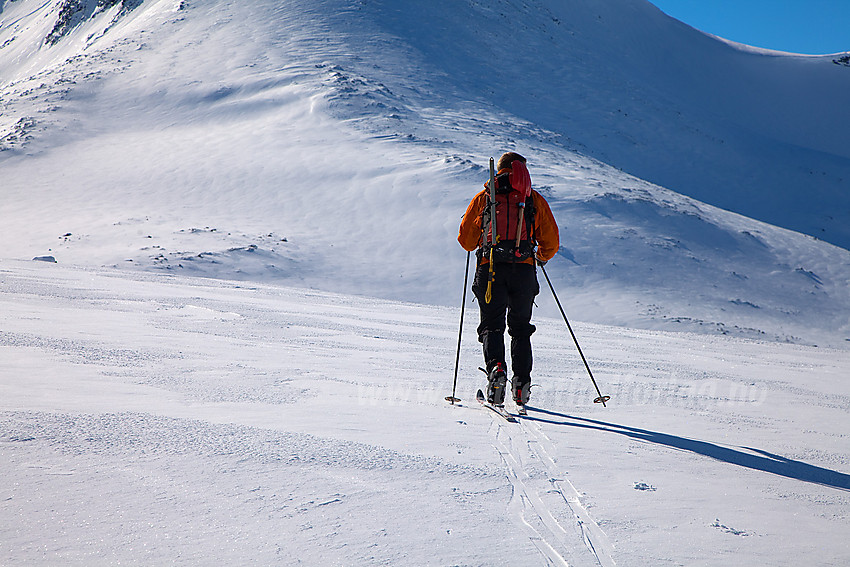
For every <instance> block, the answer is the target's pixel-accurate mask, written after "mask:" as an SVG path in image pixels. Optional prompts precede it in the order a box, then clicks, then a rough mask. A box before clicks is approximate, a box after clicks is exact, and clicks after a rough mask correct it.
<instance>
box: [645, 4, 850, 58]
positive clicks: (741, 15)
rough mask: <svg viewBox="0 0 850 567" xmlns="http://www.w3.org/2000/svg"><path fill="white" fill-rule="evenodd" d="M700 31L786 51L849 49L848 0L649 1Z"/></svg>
mask: <svg viewBox="0 0 850 567" xmlns="http://www.w3.org/2000/svg"><path fill="white" fill-rule="evenodd" d="M649 1H650V2H652V3H653V4H655V5H656V6H658V7H659V8H660V9H661V10H662V11H663V12H665V13H666V14H668V15H670V16H673V17H674V18H676V19H677V20H681V21H683V22H685V23H686V24H688V25H690V26H692V27H695V28H697V29H699V30H702V31H704V32H708V33H711V34H714V35H719V36H720V37H723V38H726V39H731V40H733V41H737V42H740V43H746V44H747V45H753V46H755V47H764V48H767V49H777V50H779V51H790V52H792V53H806V54H825V53H838V52H841V51H850V0H649Z"/></svg>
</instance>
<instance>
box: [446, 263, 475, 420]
mask: <svg viewBox="0 0 850 567" xmlns="http://www.w3.org/2000/svg"><path fill="white" fill-rule="evenodd" d="M470 254H471V253H470V252H467V253H466V271H465V272H464V274H463V300H462V301H461V303H460V329H458V332H457V356H456V357H455V380H454V384H452V395H451V396H446V401H447V402H451V403H452V405H455V402H459V401H460V398H456V397H455V392H456V391H457V371H458V367H459V366H460V339H461V337H463V313H464V311H466V283H467V282H468V281H469V256H470Z"/></svg>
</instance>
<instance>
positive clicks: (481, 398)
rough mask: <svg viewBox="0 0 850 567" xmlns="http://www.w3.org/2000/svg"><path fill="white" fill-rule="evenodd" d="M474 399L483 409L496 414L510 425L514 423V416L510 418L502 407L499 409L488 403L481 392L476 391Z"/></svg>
mask: <svg viewBox="0 0 850 567" xmlns="http://www.w3.org/2000/svg"><path fill="white" fill-rule="evenodd" d="M475 399H477V400H478V403H480V404H481V405H482V406H484V407H485V408H489V409H491V410H493V411H494V412H496V413H497V414H499V415H500V416H502V417H503V418H504V419H506V420H507V421H510V422H511V423H516V421H517V419H516V418H515V417H514V416H512V415H511V414H510V413H508V411H507V410H506V409H505V408H504V407H500V406H497V405H494V404H491V403H490V402H488V401H487V399H486V398H485V397H484V392H483V391H481V390H478V393H477V394H476V395H475Z"/></svg>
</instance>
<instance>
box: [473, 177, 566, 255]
mask: <svg viewBox="0 0 850 567" xmlns="http://www.w3.org/2000/svg"><path fill="white" fill-rule="evenodd" d="M531 196H532V198H533V199H534V209H535V213H534V236H535V239H536V241H537V242H536V244H537V246H538V248H537V257H538V258H540V259H541V260H543V261H544V262H548V261H549V260H550V259H552V257H553V256H555V254H556V253H557V252H558V247H559V246H560V244H561V240H560V235H559V233H558V224H557V223H556V222H555V217H554V216H553V215H552V209H550V208H549V203H547V202H546V199H544V198H543V196H542V195H541V194H540V193H538V192H537V191H535V190H533V189H532V190H531ZM486 206H487V188H486V187H485V188H484V189H483V190H482V191H480V192H479V193H478V194H477V195H475V197H473V198H472V201H471V202H470V203H469V206H468V207H467V208H466V212H465V213H464V215H463V220H462V221H461V222H460V230H459V231H458V235H457V241H458V242H459V243H460V245H461V246H463V249H464V250H468V251H469V252H472V251H473V250H476V249H477V248H478V247H479V246H481V240H482V238H481V234H482V232H483V228H482V227H481V214H482V213H483V212H484V207H486ZM487 262H489V260H488V259H486V258H484V259H482V260H481V263H482V264H485V263H487ZM523 262H525V263H526V264H533V263H534V259H533V258H529V259H527V260H523Z"/></svg>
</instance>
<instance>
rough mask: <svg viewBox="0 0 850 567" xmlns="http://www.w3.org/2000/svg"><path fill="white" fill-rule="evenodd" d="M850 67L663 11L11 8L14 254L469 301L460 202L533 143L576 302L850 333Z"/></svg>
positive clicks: (307, 5) (730, 328)
mask: <svg viewBox="0 0 850 567" xmlns="http://www.w3.org/2000/svg"><path fill="white" fill-rule="evenodd" d="M72 7H76V8H74V9H72ZM77 8H79V9H78V10H77ZM75 10H76V11H75ZM63 13H64V14H65V16H64V17H62V18H60V15H61V14H63ZM63 18H64V19H63ZM60 22H65V23H64V24H62V25H59V24H60ZM424 22H427V26H425V25H424ZM57 29H61V34H57V35H56V37H57V38H58V39H57V40H56V41H50V42H45V38H47V37H48V36H50V35H51V33H53V31H54V30H57ZM426 32H427V33H426ZM447 45H450V46H451V49H450V50H447V49H446V46H447ZM833 59H836V57H835V56H830V57H802V56H794V55H787V54H778V53H771V54H769V55H766V54H764V53H756V52H752V51H747V50H746V49H742V48H738V47H735V46H731V45H729V44H728V43H726V42H723V41H720V40H718V39H717V38H713V37H710V36H707V35H705V34H702V33H701V32H697V31H696V30H694V29H692V28H690V27H688V26H685V25H684V24H681V23H680V22H677V21H676V20H673V19H672V18H669V17H667V16H665V15H664V14H663V13H661V12H660V11H659V10H657V9H656V8H655V7H654V6H652V5H651V4H649V3H648V2H645V1H643V0H617V1H616V2H607V3H599V2H591V1H588V0H569V1H559V2H555V1H554V0H533V1H529V2H526V3H523V4H519V5H518V4H515V3H513V2H508V1H501V0H500V1H495V2H489V3H486V4H483V3H457V2H450V1H449V0H437V1H435V2H433V3H427V5H426V4H425V3H421V2H413V1H410V2H407V1H405V2H401V1H395V2H388V1H378V0H369V1H353V0H322V1H319V2H316V1H310V2H308V1H306V0H304V1H296V2H289V3H285V4H281V3H279V2H274V1H271V0H246V1H242V2H233V1H228V0H216V1H211V2H204V3H192V2H189V3H186V2H178V1H176V0H145V1H144V2H141V3H138V2H95V1H88V2H61V1H51V2H39V1H36V0H15V1H14V2H5V3H4V4H3V11H2V13H0V104H2V109H3V112H2V116H1V117H0V147H2V148H3V149H4V150H5V151H3V152H0V167H2V168H3V170H4V180H5V182H4V188H3V191H4V193H5V194H6V195H4V196H7V197H8V198H6V199H4V202H3V204H2V209H0V213H1V214H2V217H3V219H4V223H3V226H2V228H0V231H2V236H3V239H4V242H8V243H9V246H8V247H7V250H8V252H7V253H8V254H9V256H10V257H14V258H25V259H30V258H32V257H35V256H42V255H52V256H54V257H55V258H56V260H57V261H58V262H60V263H72V264H84V265H85V264H95V265H114V266H121V267H132V268H135V269H145V270H162V271H166V272H168V273H192V274H201V275H207V276H215V277H225V278H242V279H262V280H271V281H277V282H287V283H297V284H299V285H308V286H309V285H313V286H318V287H322V288H324V289H333V290H339V291H346V292H356V293H363V294H367V295H379V296H383V297H388V298H396V299H398V298H404V299H412V300H416V301H421V302H431V303H439V304H446V303H453V302H454V301H455V300H454V299H452V298H453V297H454V295H455V293H458V290H456V288H459V287H460V284H461V282H462V276H463V274H462V273H459V272H461V268H462V266H461V264H462V253H461V252H460V250H459V248H458V247H457V244H456V242H455V236H456V231H457V224H458V222H459V217H460V215H461V214H462V212H463V210H464V209H465V206H466V203H467V202H468V200H469V198H470V197H471V196H472V194H473V193H474V192H475V191H477V190H478V188H479V187H480V184H481V183H482V181H483V177H484V176H485V173H484V169H483V166H484V165H485V164H486V162H487V158H488V157H489V156H491V155H498V154H499V153H500V152H501V151H504V150H508V149H515V150H517V151H520V153H523V154H525V155H526V156H527V157H528V158H529V167H530V170H531V175H532V179H533V180H534V182H535V184H536V187H537V188H538V190H540V191H541V192H542V193H543V194H545V195H546V197H547V199H549V201H550V204H551V205H552V208H553V210H554V212H555V214H556V217H557V219H558V222H559V224H560V226H561V232H562V243H563V249H562V251H561V254H560V255H559V257H557V258H556V260H555V261H554V262H553V264H552V265H551V273H552V275H553V277H554V278H555V280H556V282H557V283H558V284H559V285H560V286H562V287H564V288H567V289H569V290H571V292H570V294H569V299H568V300H567V301H568V303H569V304H570V308H571V309H572V310H573V311H574V312H575V313H576V314H577V316H579V317H581V318H584V319H587V320H593V321H599V322H606V323H617V324H624V325H639V326H649V327H656V326H658V327H664V328H683V329H687V330H710V331H711V332H734V333H740V334H744V335H747V336H753V337H767V338H771V339H780V340H807V341H822V340H828V341H829V342H832V343H836V342H842V341H843V337H844V334H846V333H847V332H848V321H850V317H848V313H850V297H848V293H850V292H848V289H847V285H846V282H847V281H848V265H850V261H848V254H850V253H848V251H847V248H848V247H850V228H848V227H850V224H848V223H847V222H846V220H847V218H848V217H850V201H848V200H849V199H850V196H848V194H847V192H846V191H845V190H844V188H845V187H846V181H847V179H850V155H848V152H847V148H848V147H850V138H848V136H850V108H848V107H847V105H846V104H844V102H843V97H844V93H846V92H848V90H850V73H847V72H846V68H845V67H844V66H841V65H836V64H834V63H833ZM836 60H837V59H836ZM845 126H848V127H845ZM729 211H732V212H729ZM789 229H793V231H796V232H792V231H791V230H789ZM801 233H805V234H807V235H808V236H804V235H803V234H801ZM65 234H70V235H72V236H70V237H63V236H62V235H65ZM824 241H828V242H831V243H833V244H836V245H838V246H839V247H836V246H832V245H830V244H827V243H826V242H824ZM842 247H843V248H842ZM451 266H454V267H453V268H452V267H451ZM435 267H436V268H435ZM541 308H542V310H543V312H546V310H547V309H552V306H551V305H550V304H547V300H545V299H544V298H541ZM824 337H826V339H824Z"/></svg>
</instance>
